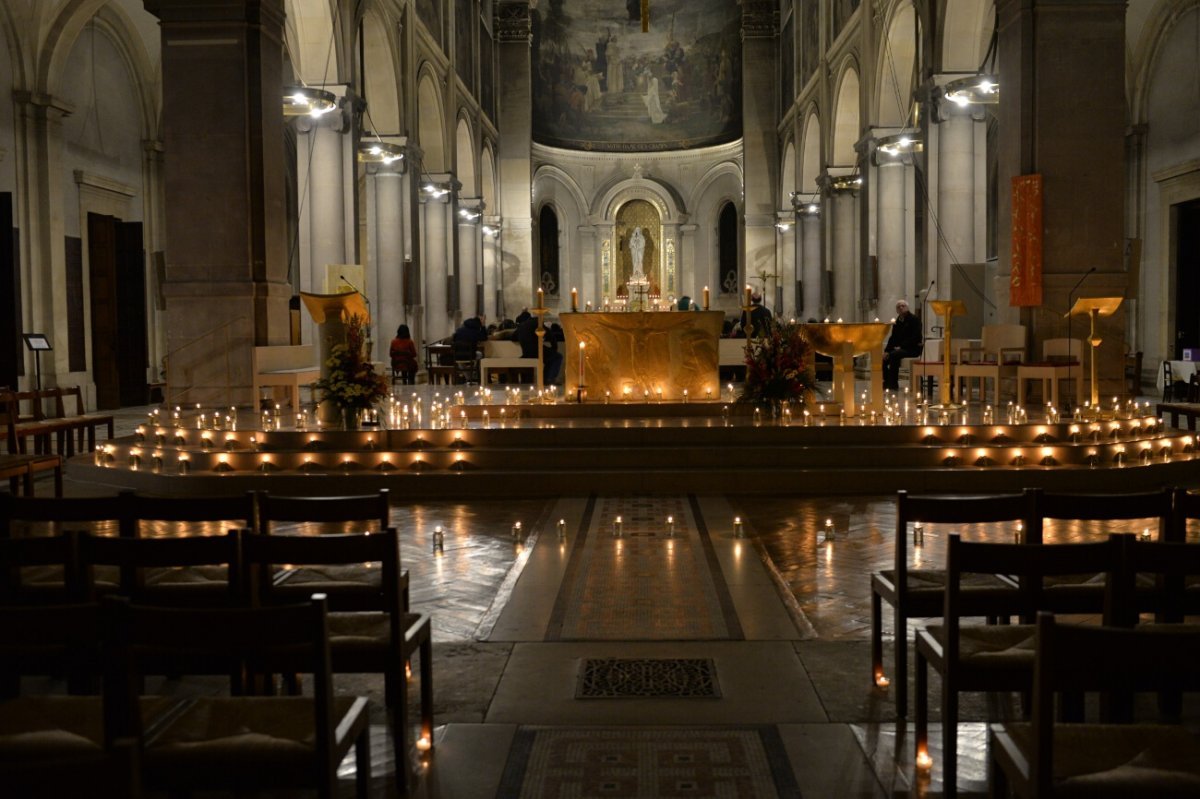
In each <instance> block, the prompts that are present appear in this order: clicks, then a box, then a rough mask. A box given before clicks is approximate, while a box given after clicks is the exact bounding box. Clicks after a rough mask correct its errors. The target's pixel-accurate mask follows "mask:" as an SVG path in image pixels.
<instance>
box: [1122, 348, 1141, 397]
mask: <svg viewBox="0 0 1200 799" xmlns="http://www.w3.org/2000/svg"><path fill="white" fill-rule="evenodd" d="M1125 393H1126V394H1128V395H1129V396H1130V397H1138V396H1141V394H1142V353H1141V351H1140V350H1139V351H1138V352H1129V353H1126V354H1125Z"/></svg>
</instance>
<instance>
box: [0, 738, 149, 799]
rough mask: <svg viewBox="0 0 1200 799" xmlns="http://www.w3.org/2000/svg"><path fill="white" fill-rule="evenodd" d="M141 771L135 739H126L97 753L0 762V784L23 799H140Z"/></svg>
mask: <svg viewBox="0 0 1200 799" xmlns="http://www.w3.org/2000/svg"><path fill="white" fill-rule="evenodd" d="M140 772H141V763H140V761H139V760H138V755H137V742H136V741H132V740H130V739H128V738H125V739H122V740H120V741H113V742H111V743H109V744H108V745H107V746H106V748H105V749H104V750H101V751H98V752H89V753H80V754H72V755H68V756H63V757H56V758H53V759H50V760H44V761H43V760H37V761H33V762H29V761H25V760H19V761H14V762H8V761H0V785H3V786H4V789H5V791H6V792H8V793H9V795H12V796H19V797H21V798H22V799H63V797H67V796H87V797H89V799H140V797H141V796H142V776H141V773H140Z"/></svg>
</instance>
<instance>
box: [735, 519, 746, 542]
mask: <svg viewBox="0 0 1200 799" xmlns="http://www.w3.org/2000/svg"><path fill="white" fill-rule="evenodd" d="M733 537H734V538H745V537H746V528H745V527H744V526H743V525H742V517H741V516H734V517H733Z"/></svg>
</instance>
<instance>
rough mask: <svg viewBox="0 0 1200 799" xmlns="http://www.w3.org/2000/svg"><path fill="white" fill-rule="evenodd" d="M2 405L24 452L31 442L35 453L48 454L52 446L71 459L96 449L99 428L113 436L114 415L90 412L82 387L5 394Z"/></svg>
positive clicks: (1, 397)
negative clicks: (86, 409) (80, 453)
mask: <svg viewBox="0 0 1200 799" xmlns="http://www.w3.org/2000/svg"><path fill="white" fill-rule="evenodd" d="M0 405H2V406H3V412H4V414H5V415H6V416H7V417H8V418H9V419H11V420H12V422H13V425H14V434H15V435H16V436H17V437H18V438H19V440H20V444H19V446H20V448H21V450H22V451H25V450H27V449H28V448H29V447H28V444H27V441H29V440H32V441H33V450H34V452H35V453H39V454H41V453H49V452H50V451H51V447H52V445H53V446H54V447H56V451H57V452H58V454H60V455H65V456H66V457H70V456H72V455H74V454H75V453H76V451H79V452H91V451H92V450H94V449H95V448H96V430H97V428H101V427H103V428H105V430H106V431H107V433H108V438H112V437H113V417H112V415H111V414H104V413H87V412H86V411H85V410H84V405H83V392H82V391H81V390H80V388H79V386H74V387H65V386H57V387H54V388H46V389H29V390H26V391H4V392H0ZM68 405H70V406H72V407H71V409H70V410H68ZM47 406H49V410H47Z"/></svg>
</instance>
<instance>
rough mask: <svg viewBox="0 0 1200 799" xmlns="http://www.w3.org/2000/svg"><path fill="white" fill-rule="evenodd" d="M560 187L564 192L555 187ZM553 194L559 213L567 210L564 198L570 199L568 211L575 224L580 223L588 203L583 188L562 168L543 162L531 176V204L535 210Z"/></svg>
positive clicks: (584, 215) (585, 214)
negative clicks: (572, 216) (571, 214)
mask: <svg viewBox="0 0 1200 799" xmlns="http://www.w3.org/2000/svg"><path fill="white" fill-rule="evenodd" d="M559 187H561V188H562V189H563V192H564V193H565V197H564V196H563V194H562V193H560V192H558V191H557V190H556V189H557V188H559ZM551 195H553V196H554V197H555V199H556V200H557V203H558V208H559V211H560V215H561V212H562V211H565V210H567V208H568V206H567V205H566V203H564V199H566V198H569V199H570V200H571V204H570V211H571V212H572V213H573V215H574V219H573V220H569V221H572V222H574V223H575V224H582V223H583V221H584V219H585V218H586V217H587V214H588V203H587V199H586V198H585V197H584V194H583V189H582V188H580V186H579V184H578V183H577V182H576V181H575V179H574V178H572V177H571V176H570V175H569V174H568V173H567V172H566V171H564V170H563V169H561V168H559V167H557V166H553V165H550V164H543V165H542V166H539V167H538V168H537V171H536V172H535V173H534V176H533V204H534V210H535V211H536V210H537V208H538V206H539V205H541V204H544V203H545V202H547V199H546V198H547V197H549V196H551Z"/></svg>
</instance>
